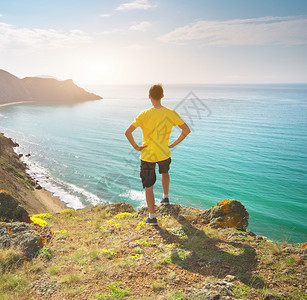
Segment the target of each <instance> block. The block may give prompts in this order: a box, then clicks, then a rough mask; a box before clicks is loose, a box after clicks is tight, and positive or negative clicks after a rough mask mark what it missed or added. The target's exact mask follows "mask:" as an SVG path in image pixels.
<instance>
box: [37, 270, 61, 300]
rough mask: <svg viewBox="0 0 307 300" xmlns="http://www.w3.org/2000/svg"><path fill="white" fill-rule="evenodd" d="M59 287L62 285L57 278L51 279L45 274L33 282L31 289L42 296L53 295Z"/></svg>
mask: <svg viewBox="0 0 307 300" xmlns="http://www.w3.org/2000/svg"><path fill="white" fill-rule="evenodd" d="M59 287H60V285H59V283H58V282H57V281H56V280H50V279H49V278H48V276H47V275H45V274H43V275H41V276H40V277H39V279H38V280H37V281H34V282H32V284H31V289H32V290H33V291H35V292H36V293H37V294H39V295H40V296H51V295H52V294H53V293H54V292H55V291H56V290H57V289H58V288H59Z"/></svg>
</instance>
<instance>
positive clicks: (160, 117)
mask: <svg viewBox="0 0 307 300" xmlns="http://www.w3.org/2000/svg"><path fill="white" fill-rule="evenodd" d="M163 97H164V94H163V88H162V85H161V84H157V85H153V86H152V87H151V88H150V90H149V99H150V100H151V103H152V107H151V108H150V109H147V110H144V111H142V112H141V113H140V114H139V115H138V116H137V117H136V118H135V120H134V121H133V122H132V123H131V125H130V126H129V127H128V128H127V130H126V132H125V135H126V137H127V139H128V141H129V142H130V144H131V145H132V147H133V148H134V149H135V150H137V151H140V152H141V156H140V158H141V171H140V177H141V179H142V183H143V188H145V195H146V202H147V206H148V211H149V217H148V218H147V220H146V221H145V222H146V223H149V224H150V225H158V223H157V219H156V214H155V197H154V193H153V187H154V184H155V182H156V172H155V167H156V163H158V166H159V173H160V174H162V186H163V198H162V201H161V204H169V199H168V190H169V183H170V177H169V174H168V170H169V165H170V163H171V152H170V150H169V149H170V148H174V147H175V146H177V145H178V144H179V143H180V142H182V141H183V140H184V139H185V138H186V136H187V135H188V134H189V133H190V132H191V131H190V128H189V127H188V125H187V124H186V123H185V122H184V121H183V120H182V119H181V118H180V117H179V115H178V114H177V113H176V112H175V111H174V110H173V109H170V108H167V107H165V106H162V105H161V99H162V98H163ZM173 126H179V127H180V129H181V133H180V135H179V136H178V138H177V139H176V140H175V141H174V142H172V143H171V144H169V137H170V134H171V131H172V128H173ZM137 127H141V128H142V132H143V144H142V146H139V145H138V144H137V143H136V142H135V140H134V138H133V135H132V132H133V131H134V130H135V129H136V128H137Z"/></svg>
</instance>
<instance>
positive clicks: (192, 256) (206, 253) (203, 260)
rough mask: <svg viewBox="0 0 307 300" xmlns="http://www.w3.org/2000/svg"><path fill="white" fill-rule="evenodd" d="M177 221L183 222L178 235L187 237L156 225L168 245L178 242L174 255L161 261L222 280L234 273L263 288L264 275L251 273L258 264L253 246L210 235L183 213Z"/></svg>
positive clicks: (252, 284)
mask: <svg viewBox="0 0 307 300" xmlns="http://www.w3.org/2000/svg"><path fill="white" fill-rule="evenodd" d="M177 221H178V222H179V223H180V224H181V225H182V229H178V230H179V235H180V236H181V237H184V238H180V236H178V232H177V234H174V233H172V232H171V231H173V232H174V230H171V231H169V230H166V229H164V228H161V227H159V226H156V227H155V228H156V230H157V232H158V233H159V234H160V235H161V237H162V238H163V239H164V241H165V242H166V243H167V244H173V243H175V244H176V243H177V244H179V246H178V247H171V255H170V256H169V257H166V259H165V260H164V261H163V262H162V263H164V264H167V263H174V264H176V265H178V266H180V267H181V268H183V269H186V270H188V271H189V272H193V273H197V274H200V275H204V276H214V277H217V278H220V279H222V278H225V276H226V275H234V276H236V277H237V278H239V279H240V280H241V281H242V282H244V283H245V284H247V285H251V286H253V287H257V288H263V287H264V282H263V280H262V279H261V278H259V277H253V276H252V271H254V270H255V269H256V267H257V259H256V251H255V249H254V248H252V247H251V246H249V245H247V244H244V243H241V242H233V241H225V240H221V239H220V238H218V237H216V238H212V237H208V236H207V235H206V233H205V232H204V231H203V230H200V229H198V228H196V227H194V226H193V225H192V224H191V223H190V222H189V221H188V220H187V219H186V218H185V217H183V216H179V217H178V218H177ZM222 248H224V249H225V250H223V249H222ZM226 249H227V251H226Z"/></svg>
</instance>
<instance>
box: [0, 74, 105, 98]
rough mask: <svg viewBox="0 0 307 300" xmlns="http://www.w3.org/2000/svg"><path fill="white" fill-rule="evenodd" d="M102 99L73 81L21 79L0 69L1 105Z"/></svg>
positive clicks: (36, 78) (37, 78)
mask: <svg viewBox="0 0 307 300" xmlns="http://www.w3.org/2000/svg"><path fill="white" fill-rule="evenodd" d="M99 99H102V97H100V96H98V95H96V94H93V93H89V92H87V91H85V90H84V89H82V88H80V87H78V86H77V85H75V84H74V83H73V81H72V80H71V79H68V80H62V81H60V80H57V79H54V78H41V77H26V78H23V79H19V78H18V77H16V76H14V75H12V74H10V73H9V72H7V71H4V70H1V69H0V104H5V103H12V102H18V101H36V102H43V103H77V102H83V101H89V100H99Z"/></svg>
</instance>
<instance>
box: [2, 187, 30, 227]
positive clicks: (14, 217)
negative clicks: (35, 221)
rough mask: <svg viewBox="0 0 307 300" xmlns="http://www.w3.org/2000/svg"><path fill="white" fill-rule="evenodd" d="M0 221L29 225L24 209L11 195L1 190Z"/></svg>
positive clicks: (27, 215)
mask: <svg viewBox="0 0 307 300" xmlns="http://www.w3.org/2000/svg"><path fill="white" fill-rule="evenodd" d="M0 220H1V221H6V222H16V221H19V222H26V223H31V219H30V216H29V214H28V212H27V211H26V210H25V208H24V207H23V206H21V205H20V203H19V202H18V201H17V200H16V199H15V198H14V197H13V196H12V195H11V194H9V193H8V192H6V191H3V190H0Z"/></svg>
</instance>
